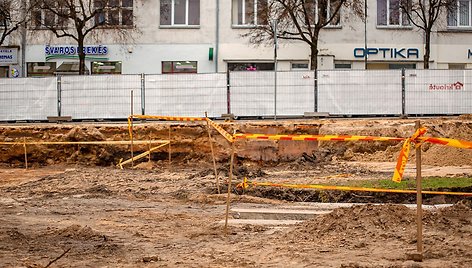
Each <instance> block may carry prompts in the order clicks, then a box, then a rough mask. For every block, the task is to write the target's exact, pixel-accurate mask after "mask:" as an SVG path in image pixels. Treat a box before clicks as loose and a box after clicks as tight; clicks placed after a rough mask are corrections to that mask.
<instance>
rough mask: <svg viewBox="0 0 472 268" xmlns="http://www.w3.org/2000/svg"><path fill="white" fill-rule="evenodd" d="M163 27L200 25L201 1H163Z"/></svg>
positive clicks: (161, 13)
mask: <svg viewBox="0 0 472 268" xmlns="http://www.w3.org/2000/svg"><path fill="white" fill-rule="evenodd" d="M160 16H161V25H172V26H189V25H200V0H161V12H160Z"/></svg>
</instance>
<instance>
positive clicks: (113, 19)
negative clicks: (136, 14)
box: [93, 0, 133, 26]
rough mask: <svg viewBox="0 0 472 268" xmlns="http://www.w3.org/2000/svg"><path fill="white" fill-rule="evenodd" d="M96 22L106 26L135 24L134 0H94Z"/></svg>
mask: <svg viewBox="0 0 472 268" xmlns="http://www.w3.org/2000/svg"><path fill="white" fill-rule="evenodd" d="M93 5H94V8H95V10H99V11H101V12H99V13H98V14H97V15H95V23H96V24H99V25H104V26H133V0H94V2H93Z"/></svg>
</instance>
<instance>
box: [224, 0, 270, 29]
mask: <svg viewBox="0 0 472 268" xmlns="http://www.w3.org/2000/svg"><path fill="white" fill-rule="evenodd" d="M267 9H268V6H267V0H233V3H232V10H233V14H232V15H233V25H241V26H242V25H247V26H251V25H252V26H253V25H267V24H269V20H268V15H267Z"/></svg>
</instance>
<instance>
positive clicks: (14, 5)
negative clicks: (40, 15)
mask: <svg viewBox="0 0 472 268" xmlns="http://www.w3.org/2000/svg"><path fill="white" fill-rule="evenodd" d="M27 9H29V7H27V6H26V3H24V2H23V1H19V0H0V45H2V44H3V43H4V42H5V40H6V38H7V37H8V36H10V35H11V34H13V33H14V32H15V31H16V30H18V29H19V28H20V27H21V26H22V25H23V24H24V23H26V22H27V20H28V16H27V11H26V10H27Z"/></svg>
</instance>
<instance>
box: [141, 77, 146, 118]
mask: <svg viewBox="0 0 472 268" xmlns="http://www.w3.org/2000/svg"><path fill="white" fill-rule="evenodd" d="M145 91H146V77H145V74H144V73H142V74H141V114H142V115H145V114H146V113H145V108H146V95H145Z"/></svg>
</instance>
